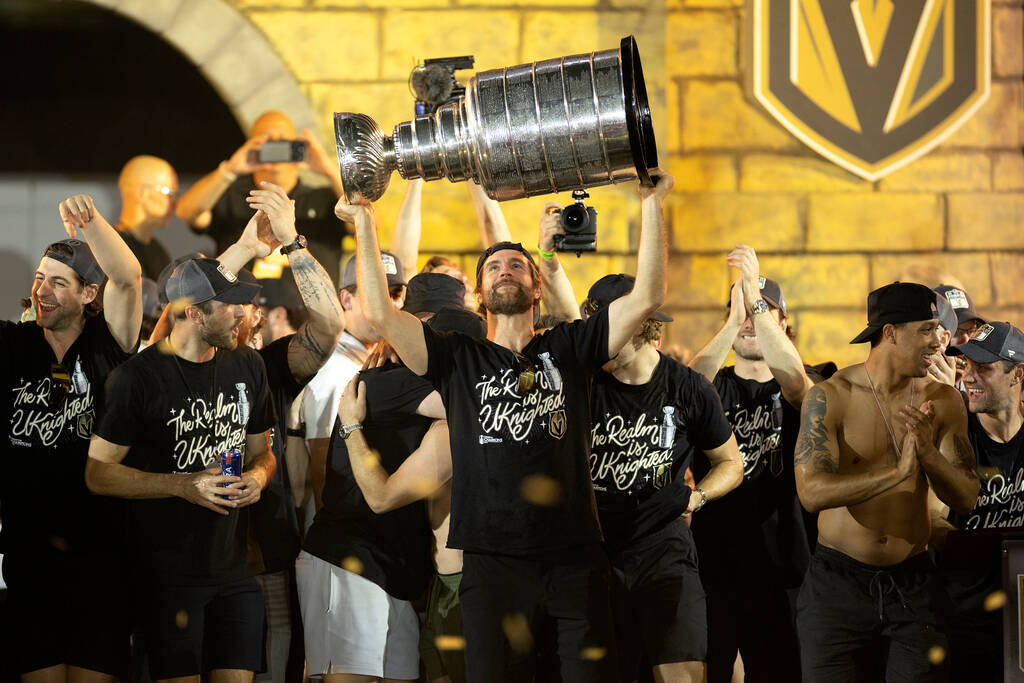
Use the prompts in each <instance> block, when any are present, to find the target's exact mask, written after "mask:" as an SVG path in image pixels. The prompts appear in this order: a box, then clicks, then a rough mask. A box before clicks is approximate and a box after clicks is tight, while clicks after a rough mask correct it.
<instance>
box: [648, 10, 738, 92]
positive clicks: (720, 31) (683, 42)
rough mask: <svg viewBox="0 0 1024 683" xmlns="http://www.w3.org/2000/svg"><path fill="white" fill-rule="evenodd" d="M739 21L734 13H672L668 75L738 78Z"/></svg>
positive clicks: (667, 35) (668, 26) (667, 49)
mask: <svg viewBox="0 0 1024 683" xmlns="http://www.w3.org/2000/svg"><path fill="white" fill-rule="evenodd" d="M736 22H737V19H736V15H735V14H734V13H733V12H703V11H696V12H669V14H668V17H667V21H666V23H665V38H666V45H665V55H666V58H667V62H668V76H669V77H672V76H735V75H736V36H737V30H738V29H737V25H736Z"/></svg>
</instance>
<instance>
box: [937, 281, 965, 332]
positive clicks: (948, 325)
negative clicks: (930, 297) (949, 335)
mask: <svg viewBox="0 0 1024 683" xmlns="http://www.w3.org/2000/svg"><path fill="white" fill-rule="evenodd" d="M932 291H933V292H934V291H935V289H932ZM936 294H939V292H936ZM935 308H936V310H937V311H938V313H939V324H940V325H942V327H943V328H944V329H946V330H948V331H949V332H956V328H957V327H959V326H960V322H959V321H958V320H957V317H956V311H954V310H953V307H952V306H951V305H950V303H949V301H948V300H947V299H946V297H944V296H937V297H935Z"/></svg>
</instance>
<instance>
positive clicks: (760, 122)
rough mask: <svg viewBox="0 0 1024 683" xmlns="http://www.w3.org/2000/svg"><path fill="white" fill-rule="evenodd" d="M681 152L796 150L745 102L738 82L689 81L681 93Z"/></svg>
mask: <svg viewBox="0 0 1024 683" xmlns="http://www.w3.org/2000/svg"><path fill="white" fill-rule="evenodd" d="M682 97H683V125H684V128H683V130H682V132H681V135H682V141H683V149H684V150H687V151H690V150H696V149H708V148H720V149H776V150H777V149H799V148H800V144H799V142H798V141H797V139H796V138H794V137H793V136H791V135H790V134H789V133H787V132H786V131H785V130H783V128H782V127H781V126H779V125H778V124H776V123H775V122H774V121H773V120H771V119H770V118H769V117H768V116H767V115H766V114H763V113H761V111H760V110H758V109H757V108H755V107H754V106H753V105H751V104H750V103H748V102H747V100H746V99H745V98H744V96H743V92H742V90H740V86H739V84H738V83H735V82H732V81H715V82H706V81H690V82H688V83H687V84H686V85H685V86H684V88H683V92H682Z"/></svg>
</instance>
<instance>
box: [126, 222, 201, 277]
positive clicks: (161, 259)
mask: <svg viewBox="0 0 1024 683" xmlns="http://www.w3.org/2000/svg"><path fill="white" fill-rule="evenodd" d="M117 234H119V235H120V236H121V239H123V240H124V243H125V244H127V245H128V248H129V249H131V250H132V253H133V254H135V258H137V259H138V260H139V265H141V266H142V277H148V278H149V279H150V280H152V281H153V282H159V281H160V273H161V272H163V269H164V268H166V267H167V264H169V263H170V262H171V256H170V254H168V253H167V250H166V249H164V245H162V244H160V242H158V241H157V239H156V238H155V237H154V238H153V239H151V240H150V241H149V244H145V243H143V242H140V241H139V240H138V239H137V238H136V237H135V235H133V234H132V233H130V232H128V231H127V230H125V231H119V232H118V233H117ZM218 253H220V252H218Z"/></svg>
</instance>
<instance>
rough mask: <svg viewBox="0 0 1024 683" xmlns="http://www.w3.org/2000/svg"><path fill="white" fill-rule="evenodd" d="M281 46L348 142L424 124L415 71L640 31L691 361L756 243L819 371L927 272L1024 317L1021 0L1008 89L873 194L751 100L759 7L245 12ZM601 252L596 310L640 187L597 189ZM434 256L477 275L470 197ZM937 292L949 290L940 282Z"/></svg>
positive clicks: (455, 202) (502, 5) (484, 64)
mask: <svg viewBox="0 0 1024 683" xmlns="http://www.w3.org/2000/svg"><path fill="white" fill-rule="evenodd" d="M231 4H233V5H234V6H235V7H236V8H237V9H238V11H239V12H240V13H241V14H242V15H243V16H244V17H246V18H247V19H248V20H249V21H250V22H251V23H252V25H254V26H255V27H256V28H257V29H258V30H259V31H260V32H261V33H262V34H263V35H264V36H265V37H266V38H267V40H268V41H269V42H270V43H271V45H272V46H273V48H274V49H275V50H276V52H277V53H278V55H279V56H280V57H281V59H282V61H283V62H284V63H285V65H286V66H287V67H288V68H289V69H290V71H291V72H292V74H293V75H294V77H295V79H296V80H297V81H298V82H299V84H300V89H301V90H302V92H303V94H304V95H305V96H306V98H307V99H308V100H309V102H310V103H311V106H312V108H313V111H314V115H315V120H316V122H317V125H318V126H319V132H320V133H321V135H322V136H323V138H324V139H325V140H331V139H332V138H333V134H332V130H331V115H332V113H333V112H334V111H344V110H349V111H361V112H364V113H367V114H369V115H371V116H373V117H374V118H376V119H377V121H378V122H379V123H380V124H381V125H382V127H385V128H390V126H392V125H393V124H395V123H397V122H399V121H403V120H407V119H408V118H410V116H411V113H412V106H413V97H412V95H411V94H410V92H409V89H408V86H407V79H408V75H409V71H410V69H411V68H412V66H413V65H414V64H415V61H414V60H415V59H416V58H424V57H443V56H453V55H460V54H473V55H475V56H476V60H477V61H476V68H477V69H487V68H494V67H500V66H508V65H512V64H517V63H522V62H528V61H533V60H536V59H543V58H548V57H556V56H560V55H564V54H572V53H577V52H589V51H591V50H593V49H603V48H611V47H615V46H616V45H617V41H618V38H619V37H620V36H622V35H626V34H628V33H633V34H635V35H636V36H637V39H638V42H639V44H640V49H641V54H642V57H643V60H644V70H645V73H646V75H647V84H648V89H649V90H650V95H651V99H652V112H653V115H654V118H655V123H656V126H657V133H658V141H659V148H660V151H661V155H662V163H663V164H665V165H667V166H668V168H669V169H670V171H671V172H672V173H673V174H674V175H675V177H676V182H677V192H676V193H675V194H674V196H673V197H672V200H671V202H670V206H669V207H668V211H667V219H668V221H669V226H670V232H671V250H672V253H671V257H670V271H671V272H670V276H669V296H668V301H667V303H666V306H665V308H666V309H668V310H670V311H671V312H672V313H673V314H674V315H675V316H676V320H677V322H676V323H673V324H672V325H670V326H669V329H668V331H667V342H669V343H677V344H680V345H683V346H687V347H690V348H695V347H699V346H700V345H701V344H702V343H703V342H704V341H706V340H707V339H708V338H709V337H710V335H711V334H712V333H713V331H714V330H715V329H716V327H717V326H718V325H719V324H720V322H721V320H722V313H723V306H724V303H725V300H726V296H727V292H728V285H729V282H730V278H732V277H734V276H735V275H734V273H732V274H731V273H730V272H729V270H728V268H727V267H726V266H725V254H726V253H727V251H728V250H729V249H730V248H731V247H732V245H733V244H735V243H737V242H743V243H747V244H750V245H752V246H754V247H755V248H756V249H757V250H758V252H759V254H760V256H761V263H762V272H763V274H765V275H768V276H770V277H773V278H775V279H777V280H779V281H780V282H781V283H782V285H783V288H784V290H785V292H786V295H787V298H788V300H789V302H790V308H791V311H792V313H793V319H794V323H795V325H796V326H797V329H798V331H799V339H798V346H799V347H800V349H801V351H802V352H803V354H804V356H805V359H807V360H808V361H809V362H820V361H823V360H835V361H837V362H839V363H840V364H845V363H849V362H857V361H859V360H862V359H863V357H864V355H865V353H866V349H864V348H863V347H851V346H849V345H848V343H847V342H848V340H849V339H850V338H851V337H852V336H853V335H854V334H856V333H857V332H858V331H859V330H860V329H861V328H862V327H863V324H864V320H865V312H864V301H865V298H866V295H867V292H868V291H869V290H870V289H872V288H874V287H877V286H880V285H882V284H885V283H886V282H890V281H892V280H893V279H896V278H897V277H898V276H900V275H901V273H903V276H904V277H907V276H908V275H910V274H915V275H916V276H917V277H920V278H921V279H927V278H930V277H938V273H940V272H942V271H945V272H948V273H949V274H952V275H953V276H955V277H957V278H958V279H959V280H960V281H962V283H963V284H964V286H965V287H966V288H967V290H968V291H969V292H970V294H971V295H972V296H973V297H974V299H975V302H976V304H977V306H978V308H979V309H980V311H981V312H982V313H983V314H984V315H988V316H990V317H992V318H995V319H1009V320H1011V321H1014V322H1015V323H1016V324H1018V325H1019V324H1021V323H1022V322H1024V315H1022V313H1024V287H1021V286H1020V285H1019V282H1020V280H1021V276H1022V275H1024V230H1022V229H1021V228H1022V224H1024V220H1022V219H1024V156H1022V153H1021V144H1022V141H1024V81H1022V74H1024V55H1022V40H1021V35H1022V15H1024V8H1022V6H1021V5H1022V3H1021V1H1020V0H1013V1H1008V0H994V1H993V3H992V26H993V58H992V93H991V96H990V98H989V100H988V102H987V103H986V104H985V105H983V107H982V108H981V109H980V110H979V111H978V112H977V113H976V114H975V116H974V117H973V118H972V119H971V120H969V121H968V122H967V123H966V124H965V125H964V126H963V127H962V128H961V129H960V130H959V131H957V132H956V133H955V134H954V135H953V136H951V137H950V138H949V139H948V140H947V141H946V142H945V143H944V144H942V145H941V146H940V147H939V148H937V149H935V150H934V151H932V152H931V153H930V154H928V155H926V156H925V157H923V158H921V159H919V160H918V161H916V162H914V163H912V164H910V165H909V166H908V167H906V168H904V169H902V170H900V171H898V172H896V173H894V174H892V175H890V176H887V177H886V178H883V179H882V180H880V181H878V182H875V183H870V182H867V181H864V180H861V179H860V178H859V177H857V176H854V175H852V174H850V173H848V172H846V171H844V170H842V169H840V168H839V167H837V166H834V165H833V164H831V163H829V162H827V161H825V160H824V159H822V158H821V157H819V156H818V155H817V154H815V153H814V152H812V151H810V150H809V149H807V148H806V147H804V146H803V145H802V144H801V143H800V142H799V141H797V140H796V139H795V138H794V137H793V136H791V135H790V134H789V133H788V132H786V131H785V130H784V129H783V128H782V127H781V126H779V125H778V124H776V123H775V122H774V121H773V120H771V119H770V118H769V117H768V116H767V115H766V114H765V113H763V112H762V110H761V109H760V108H759V107H758V106H757V105H756V104H754V103H753V99H752V98H751V97H750V95H749V93H748V92H746V91H745V87H744V83H745V81H746V79H745V70H746V68H747V63H748V61H749V56H748V50H747V49H746V47H745V45H744V35H745V33H746V31H745V28H744V26H745V22H746V21H747V8H746V7H745V6H744V3H743V1H742V0H651V1H649V2H648V1H645V0H553V1H545V0H522V1H517V0H361V1H358V2H357V1H355V0H231ZM403 184H404V183H403V181H402V180H401V179H400V178H398V176H397V174H396V176H395V177H394V179H393V181H392V187H391V189H390V190H389V192H388V194H387V195H386V196H385V198H384V199H383V200H382V201H381V203H380V209H379V214H380V216H381V222H382V226H383V227H382V234H383V236H384V242H385V244H386V243H387V236H388V234H389V233H390V225H391V222H392V221H393V219H394V216H395V215H396V213H397V210H398V206H399V202H400V200H401V194H402V191H403V187H402V186H403ZM591 194H592V195H593V198H592V202H593V203H594V205H595V206H597V207H598V209H599V211H600V215H599V225H600V229H599V249H600V252H599V253H598V254H596V255H585V256H584V257H583V258H582V259H579V260H577V259H576V258H574V257H571V256H569V257H566V258H565V259H563V262H564V263H565V264H566V266H567V268H568V269H569V271H570V274H571V276H572V278H573V282H574V284H575V285H576V288H577V294H578V296H580V297H582V296H583V294H584V293H585V290H586V288H587V287H588V286H589V284H590V283H591V282H592V281H593V280H594V279H596V278H597V277H599V276H600V275H601V274H603V273H605V272H609V271H620V270H622V271H631V270H632V268H633V267H634V258H633V255H632V253H631V249H632V248H633V247H635V243H636V237H637V231H638V213H639V204H638V202H637V201H636V199H635V192H634V189H633V188H632V187H626V186H619V187H615V188H602V189H597V190H594V191H593V192H592V193H591ZM552 199H554V200H555V201H559V202H561V203H567V202H568V197H567V196H566V195H560V196H557V197H554V198H551V197H544V198H535V199H530V200H519V201H514V202H507V203H505V204H504V205H503V207H504V209H505V212H506V215H507V216H508V219H509V222H510V225H511V226H512V230H513V235H514V237H515V238H517V239H522V240H523V241H524V242H525V243H526V244H528V245H532V244H535V240H536V232H535V231H536V220H537V216H538V215H539V213H540V211H541V208H542V207H543V205H544V204H545V202H547V201H551V200H552ZM423 225H424V231H423V242H422V251H423V253H424V254H425V255H429V254H433V253H447V254H460V255H462V258H463V259H464V263H465V264H466V265H467V266H468V265H469V264H471V263H475V257H476V254H477V253H478V245H479V238H478V236H477V233H476V230H475V220H474V215H473V211H472V207H471V205H470V204H469V201H468V196H467V194H466V191H465V188H463V187H461V186H457V185H451V184H449V183H447V181H437V182H434V183H429V184H428V185H427V187H426V190H425V191H424V223H423ZM929 284H935V283H929Z"/></svg>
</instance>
